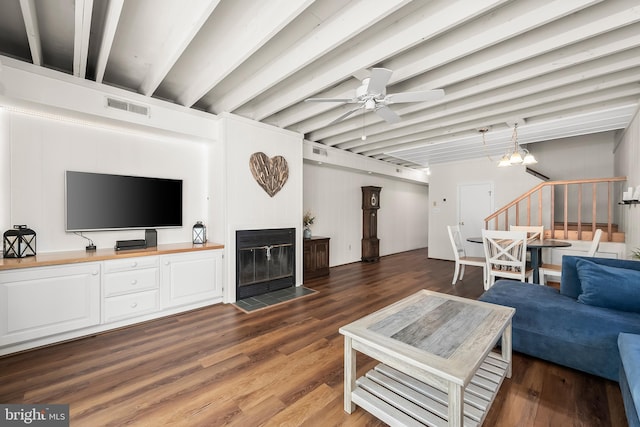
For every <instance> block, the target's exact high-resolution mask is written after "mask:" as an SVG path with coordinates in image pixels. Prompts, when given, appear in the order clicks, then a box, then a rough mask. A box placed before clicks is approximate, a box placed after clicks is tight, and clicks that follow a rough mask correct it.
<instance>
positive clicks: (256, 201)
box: [214, 114, 303, 301]
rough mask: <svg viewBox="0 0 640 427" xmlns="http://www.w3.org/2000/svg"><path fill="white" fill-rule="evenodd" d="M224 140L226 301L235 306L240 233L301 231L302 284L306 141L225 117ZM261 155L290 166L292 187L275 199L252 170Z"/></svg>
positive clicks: (299, 265)
mask: <svg viewBox="0 0 640 427" xmlns="http://www.w3.org/2000/svg"><path fill="white" fill-rule="evenodd" d="M220 140H221V141H222V142H223V144H224V146H225V165H224V168H225V182H226V202H225V211H226V213H225V215H226V218H227V237H226V241H225V249H226V253H227V254H229V255H228V256H227V257H226V260H227V262H226V266H227V269H226V272H227V280H226V283H227V285H226V286H225V301H235V281H236V264H235V250H236V246H235V234H236V230H251V229H263V228H295V229H296V239H297V243H296V282H297V283H296V284H297V285H299V284H302V215H303V213H302V135H301V134H298V133H294V132H290V131H285V130H282V129H279V128H276V127H274V126H269V125H265V124H262V123H258V122H255V121H252V120H249V119H244V118H242V117H239V116H235V115H232V114H223V115H222V116H221V119H220ZM256 152H263V153H265V154H266V155H267V156H269V157H274V156H282V157H284V158H285V160H286V161H287V164H288V166H289V178H288V180H287V182H286V183H285V185H284V186H283V187H282V189H281V190H280V191H279V192H278V193H276V194H275V195H274V196H273V197H270V196H269V195H268V194H267V193H266V192H265V191H264V190H263V189H262V187H260V186H259V185H258V183H257V182H256V181H255V179H254V178H253V175H252V174H251V170H250V169H249V158H250V157H251V155H252V154H253V153H256ZM214 167H215V166H214Z"/></svg>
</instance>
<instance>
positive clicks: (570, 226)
mask: <svg viewBox="0 0 640 427" xmlns="http://www.w3.org/2000/svg"><path fill="white" fill-rule="evenodd" d="M554 227H555V229H556V230H558V229H560V230H561V229H563V228H564V222H561V221H558V222H556V223H555V224H554ZM567 228H568V229H569V230H577V229H578V223H577V222H568V223H567ZM598 228H599V229H600V230H602V231H604V232H606V231H607V228H608V225H607V223H601V222H597V223H596V229H598ZM586 230H589V232H591V223H590V222H583V223H582V231H583V232H584V231H586ZM611 231H613V232H617V231H618V224H611Z"/></svg>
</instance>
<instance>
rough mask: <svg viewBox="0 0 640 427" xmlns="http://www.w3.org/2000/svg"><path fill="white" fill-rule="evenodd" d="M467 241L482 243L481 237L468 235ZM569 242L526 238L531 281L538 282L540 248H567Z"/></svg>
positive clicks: (569, 244) (540, 257) (540, 258)
mask: <svg viewBox="0 0 640 427" xmlns="http://www.w3.org/2000/svg"><path fill="white" fill-rule="evenodd" d="M467 241H468V242H471V243H482V237H468V238H467ZM570 246H571V242H567V241H565V240H556V239H534V240H527V250H528V251H529V252H530V253H531V269H532V270H533V283H540V271H539V269H540V264H542V249H544V248H568V247H570Z"/></svg>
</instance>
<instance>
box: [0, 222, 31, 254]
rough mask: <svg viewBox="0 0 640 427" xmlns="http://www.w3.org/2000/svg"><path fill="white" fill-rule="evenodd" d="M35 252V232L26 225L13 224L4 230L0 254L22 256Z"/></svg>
mask: <svg viewBox="0 0 640 427" xmlns="http://www.w3.org/2000/svg"><path fill="white" fill-rule="evenodd" d="M35 254H36V232H35V231H33V230H32V229H30V228H27V226H26V225H14V226H13V229H12V230H7V231H5V232H4V238H3V239H2V255H3V256H4V257H5V258H24V257H28V256H34V255H35Z"/></svg>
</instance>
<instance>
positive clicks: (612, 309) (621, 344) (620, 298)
mask: <svg viewBox="0 0 640 427" xmlns="http://www.w3.org/2000/svg"><path fill="white" fill-rule="evenodd" d="M480 300H481V301H486V302H490V303H494V304H500V305H506V306H509V307H514V308H515V309H516V313H515V315H514V317H513V324H512V333H513V350H514V351H518V352H521V353H525V354H528V355H531V356H534V357H538V358H540V359H544V360H548V361H550V362H554V363H557V364H559V365H563V366H568V367H570V368H574V369H578V370H580V371H584V372H588V373H590V374H594V375H598V376H600V377H604V378H607V379H610V380H614V381H619V382H620V385H621V390H622V394H623V397H624V402H625V410H626V413H627V418H628V420H629V425H630V426H638V427H640V422H638V409H640V262H638V261H630V260H617V259H608V258H587V257H576V256H566V255H565V256H564V257H563V258H562V278H561V283H560V290H557V289H555V288H552V287H547V286H540V285H536V284H529V283H522V282H516V281H512V280H499V281H497V282H496V283H495V284H494V285H493V286H492V287H491V288H490V289H489V290H487V291H486V292H485V293H484V294H483V295H482V296H481V297H480ZM621 332H622V333H626V334H621ZM636 334H638V335H636ZM619 335H620V336H621V338H620V341H619V338H618V336H619ZM632 361H633V362H632ZM621 366H622V369H621Z"/></svg>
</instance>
